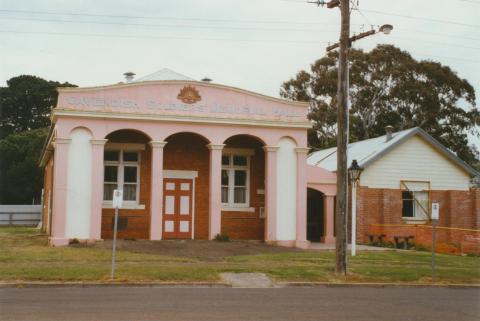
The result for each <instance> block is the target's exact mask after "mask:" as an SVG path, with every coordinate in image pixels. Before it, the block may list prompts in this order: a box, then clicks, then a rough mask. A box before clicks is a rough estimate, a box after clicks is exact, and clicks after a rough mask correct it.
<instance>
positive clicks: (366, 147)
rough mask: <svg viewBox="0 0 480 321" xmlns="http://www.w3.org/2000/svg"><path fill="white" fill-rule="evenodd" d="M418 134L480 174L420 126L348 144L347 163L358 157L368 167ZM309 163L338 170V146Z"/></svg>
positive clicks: (441, 151)
mask: <svg viewBox="0 0 480 321" xmlns="http://www.w3.org/2000/svg"><path fill="white" fill-rule="evenodd" d="M414 135H418V136H419V137H421V138H423V139H424V140H426V141H427V142H428V143H429V144H430V145H431V146H432V147H434V148H435V149H436V150H438V151H439V152H440V153H441V154H442V155H444V156H445V157H446V158H448V159H449V160H451V161H452V162H454V163H455V164H457V165H458V166H460V167H461V168H462V169H464V170H465V171H466V172H468V173H469V174H470V175H472V176H478V175H480V173H479V172H477V171H476V170H475V169H473V168H472V167H471V166H470V165H468V164H467V163H465V162H464V161H463V160H461V159H460V158H458V157H457V156H456V155H455V154H453V153H452V152H451V151H450V150H448V149H447V148H446V147H445V146H443V145H442V144H440V143H439V142H438V141H437V140H436V139H435V138H433V137H432V136H430V135H429V134H428V133H427V132H425V131H424V130H423V129H421V128H419V127H414V128H410V129H406V130H402V131H399V132H396V133H393V134H392V139H390V140H389V141H387V140H386V135H383V136H380V137H375V138H371V139H366V140H362V141H359V142H356V143H352V144H349V145H348V152H347V164H351V163H352V160H354V159H356V160H357V162H358V165H360V166H361V167H364V168H365V167H368V166H369V165H370V164H371V163H373V162H374V161H376V160H377V159H379V158H380V157H382V156H383V155H385V154H386V153H388V152H390V151H391V150H392V149H394V148H395V147H396V146H398V145H400V144H402V143H403V142H405V141H406V140H407V139H409V138H410V137H412V136H414ZM307 163H308V164H309V165H315V166H319V167H322V168H324V169H326V170H329V171H331V172H336V171H337V148H336V147H332V148H328V149H323V150H320V151H317V152H314V153H312V154H310V156H309V157H308V159H307Z"/></svg>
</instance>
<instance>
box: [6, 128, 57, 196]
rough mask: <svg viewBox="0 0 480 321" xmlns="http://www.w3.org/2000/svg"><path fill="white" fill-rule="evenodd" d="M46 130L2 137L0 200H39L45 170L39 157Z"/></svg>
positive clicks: (40, 129)
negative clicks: (40, 166) (41, 166)
mask: <svg viewBox="0 0 480 321" xmlns="http://www.w3.org/2000/svg"><path fill="white" fill-rule="evenodd" d="M47 132H48V129H47V128H39V129H34V130H29V131H25V132H22V133H18V134H11V135H9V136H8V137H6V138H4V139H2V140H0V155H1V158H0V181H1V184H0V204H31V203H32V200H33V199H35V200H36V202H39V200H40V197H41V190H42V183H43V171H42V170H41V169H40V168H39V167H38V160H39V157H40V153H41V151H42V147H43V145H44V144H45V140H46V138H47Z"/></svg>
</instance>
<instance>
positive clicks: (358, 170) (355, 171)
mask: <svg viewBox="0 0 480 321" xmlns="http://www.w3.org/2000/svg"><path fill="white" fill-rule="evenodd" d="M362 171H363V167H360V166H359V165H358V163H357V160H356V159H354V160H353V161H352V165H350V168H349V169H348V174H349V176H350V180H351V181H352V256H355V254H356V253H357V239H356V238H357V182H358V180H359V179H360V175H361V174H362Z"/></svg>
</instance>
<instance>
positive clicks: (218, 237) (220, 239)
mask: <svg viewBox="0 0 480 321" xmlns="http://www.w3.org/2000/svg"><path fill="white" fill-rule="evenodd" d="M215 241H218V242H229V241H230V237H228V235H226V234H217V235H215Z"/></svg>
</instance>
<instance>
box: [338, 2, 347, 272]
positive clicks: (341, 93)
mask: <svg viewBox="0 0 480 321" xmlns="http://www.w3.org/2000/svg"><path fill="white" fill-rule="evenodd" d="M340 12H341V29H340V49H339V52H338V91H337V204H336V206H337V211H336V217H335V223H336V224H335V229H336V231H335V232H336V234H335V242H336V244H335V248H336V265H335V272H336V273H337V274H343V275H346V274H347V257H346V256H347V237H346V228H345V225H346V222H347V211H348V207H347V202H348V172H347V170H348V169H347V144H348V91H349V89H348V88H349V84H348V50H349V47H350V39H349V38H350V0H340Z"/></svg>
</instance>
